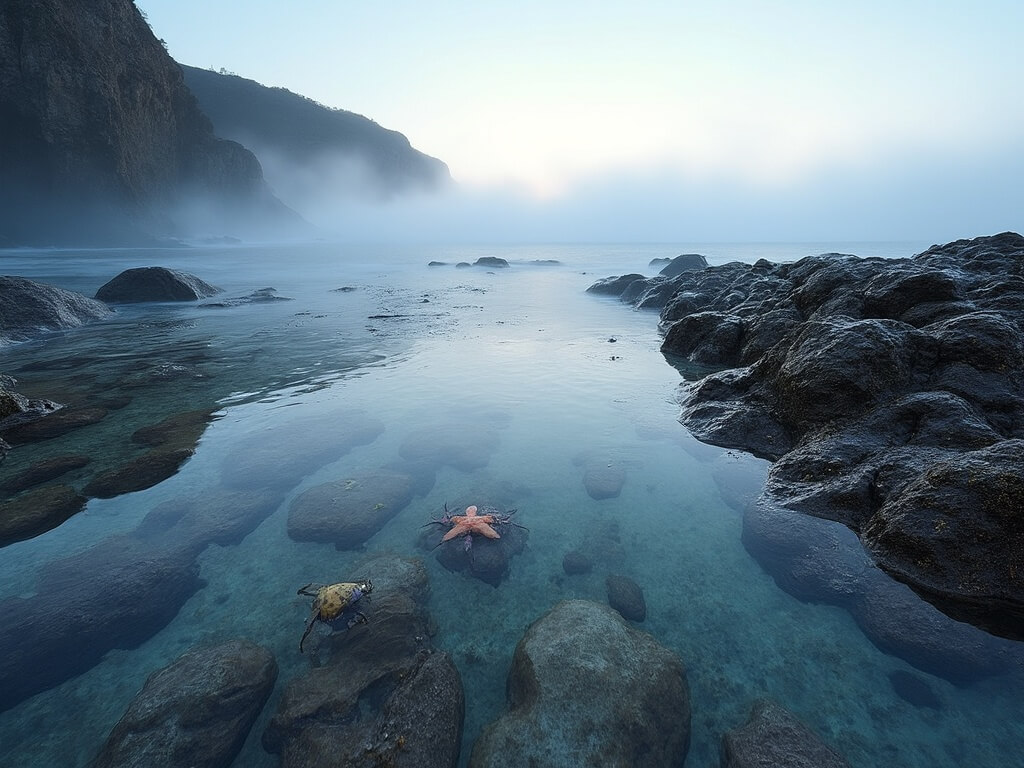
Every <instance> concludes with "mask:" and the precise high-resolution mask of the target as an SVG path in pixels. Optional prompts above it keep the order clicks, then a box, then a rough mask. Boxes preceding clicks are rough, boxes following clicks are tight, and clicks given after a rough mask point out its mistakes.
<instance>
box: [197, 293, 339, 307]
mask: <svg viewBox="0 0 1024 768" xmlns="http://www.w3.org/2000/svg"><path fill="white" fill-rule="evenodd" d="M338 290H339V291H340V290H344V289H342V288H339V289H338ZM350 290H351V289H350ZM275 301H292V297H291V296H278V294H277V289H276V288H260V289H259V290H257V291H253V292H252V293H249V294H246V295H245V296H234V297H232V298H228V299H221V300H220V301H210V302H204V303H202V304H200V305H199V306H200V307H203V308H206V309H226V308H228V307H241V306H245V305H246V304H268V303H271V302H275Z"/></svg>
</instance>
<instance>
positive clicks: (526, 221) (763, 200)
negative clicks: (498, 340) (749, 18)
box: [267, 152, 1024, 243]
mask: <svg viewBox="0 0 1024 768" xmlns="http://www.w3.org/2000/svg"><path fill="white" fill-rule="evenodd" d="M1022 172H1024V152H1006V153H998V154H997V153H993V154H992V155H990V156H986V157H981V158H979V157H977V156H972V157H967V156H963V157H956V156H946V157H943V158H941V159H936V158H935V157H934V156H931V155H926V154H924V153H922V154H920V155H908V154H902V155H899V156H889V157H885V158H882V159H879V160H876V161H874V162H871V163H848V164H838V163H837V164H835V165H833V166H832V167H830V168H823V169H819V170H818V171H817V172H816V173H814V174H813V175H808V176H805V177H804V178H802V179H800V180H797V181H786V182H775V183H773V182H767V181H762V182H752V181H749V180H745V179H743V178H741V177H740V175H739V174H733V175H731V176H728V177H727V176H713V175H710V174H705V175H697V174H687V173H685V172H682V171H679V170H677V169H674V168H662V169H625V170H619V171H612V172H607V173H603V174H598V175H594V176H592V177H589V178H585V179H579V180H577V181H576V182H575V183H574V184H571V185H569V186H568V188H567V189H566V190H565V191H564V192H563V193H561V194H559V195H556V196H552V197H546V198H542V197H538V196H536V195H533V194H531V193H530V192H528V191H527V190H525V189H523V188H521V187H517V186H514V185H511V184H509V185H495V186H489V187H482V186H471V185H467V184H459V183H457V182H456V183H454V184H451V185H449V186H447V187H446V188H443V189H441V190H440V191H436V192H431V193H426V192H416V193H405V194H401V195H391V196H385V195H382V194H373V190H374V181H373V179H372V174H370V173H369V172H368V171H367V169H366V168H365V167H363V166H361V165H360V164H359V163H358V162H356V161H348V160H336V161H335V162H333V163H327V164H325V166H324V167H323V168H321V169H320V170H318V171H317V172H316V173H315V174H311V173H310V172H309V170H308V169H305V170H304V169H292V171H291V172H289V170H288V168H287V167H285V166H280V165H275V166H274V167H273V170H272V172H268V173H267V176H268V178H270V179H271V180H272V186H273V189H274V191H275V193H276V194H277V195H278V196H279V197H280V198H281V199H282V200H283V201H284V202H285V203H286V204H287V205H289V206H290V207H292V208H293V209H294V210H296V211H298V212H299V213H300V214H301V215H302V216H303V217H304V218H306V219H307V220H308V221H310V222H311V223H312V224H314V225H315V226H316V227H318V228H319V229H320V230H321V231H322V236H323V237H325V238H329V239H340V240H344V241H353V242H391V241H394V242H434V243H460V242H461V243H468V242H476V243H486V242H673V241H687V242H729V241H732V242H736V241H741V242H771V241H812V240H813V241H828V240H831V241H865V240H919V239H920V240H932V241H933V242H942V241H946V240H950V239H956V238H959V237H968V236H974V235H979V234H986V233H993V232H998V231H1003V230H1007V229H1020V228H1021V227H1022V226H1024V221H1022V217H1024V185H1021V184H1020V183H1019V179H1020V177H1021V173H1022ZM368 190H369V193H368Z"/></svg>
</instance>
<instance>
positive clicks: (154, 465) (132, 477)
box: [82, 448, 193, 499]
mask: <svg viewBox="0 0 1024 768" xmlns="http://www.w3.org/2000/svg"><path fill="white" fill-rule="evenodd" d="M192 454H193V451H192V449H191V448H177V449H174V450H169V451H164V450H157V451H150V452H149V453H145V454H143V455H142V456H139V457H138V458H137V459H133V460H131V461H128V462H126V463H124V464H122V465H121V466H118V467H115V468H114V469H110V470H107V471H106V472H103V473H102V474H99V475H97V476H96V477H94V478H93V479H92V480H91V481H90V482H89V484H88V485H86V486H85V488H84V489H83V491H82V492H83V493H84V494H85V495H86V496H90V497H96V498H99V499H112V498H113V497H115V496H120V495H121V494H123V493H133V492H135V491H143V490H145V489H146V488H152V487H153V486H154V485H157V484H158V483H162V482H163V481H164V480H166V479H167V478H169V477H172V476H174V475H175V474H177V472H178V470H179V469H181V465H182V464H184V463H185V462H186V461H188V460H189V459H190V458H191V457H192Z"/></svg>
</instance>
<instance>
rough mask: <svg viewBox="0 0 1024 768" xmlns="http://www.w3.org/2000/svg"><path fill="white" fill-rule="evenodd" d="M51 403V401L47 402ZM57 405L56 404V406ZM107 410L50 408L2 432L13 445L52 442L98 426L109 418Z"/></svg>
mask: <svg viewBox="0 0 1024 768" xmlns="http://www.w3.org/2000/svg"><path fill="white" fill-rule="evenodd" d="M46 402H47V403H49V401H46ZM54 405H56V404H54ZM107 413H108V411H107V409H106V408H102V407H100V406H83V407H80V408H49V407H48V406H44V407H43V409H42V410H40V411H38V412H36V413H35V414H33V417H32V418H31V419H30V420H27V421H25V420H18V421H15V422H14V423H13V424H11V425H10V426H7V427H4V429H2V430H0V433H2V434H3V436H4V438H5V439H6V440H7V441H8V442H10V443H11V445H18V444H20V443H33V442H35V441H37V440H50V439H52V438H54V437H60V436H61V435H65V434H67V433H68V432H71V431H72V430H75V429H80V428H81V427H87V426H89V425H90V424H96V423H98V422H100V421H103V419H105V418H106V417H107Z"/></svg>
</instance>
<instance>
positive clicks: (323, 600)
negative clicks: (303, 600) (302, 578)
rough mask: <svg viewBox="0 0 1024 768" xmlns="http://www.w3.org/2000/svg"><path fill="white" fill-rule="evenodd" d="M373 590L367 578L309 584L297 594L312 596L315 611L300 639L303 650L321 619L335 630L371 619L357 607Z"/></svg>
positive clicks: (310, 615)
mask: <svg viewBox="0 0 1024 768" xmlns="http://www.w3.org/2000/svg"><path fill="white" fill-rule="evenodd" d="M371 592H373V583H372V582H371V581H370V580H369V579H367V580H366V581H341V582H338V583H337V584H327V585H323V584H312V583H310V584H307V585H306V586H304V587H301V588H300V589H299V591H298V593H297V594H300V595H309V596H310V597H312V598H315V599H314V600H313V610H312V612H311V613H310V614H309V618H308V619H307V620H306V631H305V632H303V633H302V639H301V640H299V653H302V652H303V650H302V644H303V643H305V642H306V638H307V637H309V633H310V632H312V631H313V626H314V625H315V624H316V623H317V622H318V621H321V622H323V623H324V624H326V625H328V626H329V627H331V628H332V629H350V628H351V627H354V626H355V625H356V624H365V623H366V621H367V619H366V616H365V614H363V613H362V612H361V611H357V610H355V608H354V606H355V604H356V603H358V602H359V601H360V600H362V599H363V598H364V597H366V596H367V595H369V594H370V593H371Z"/></svg>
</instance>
